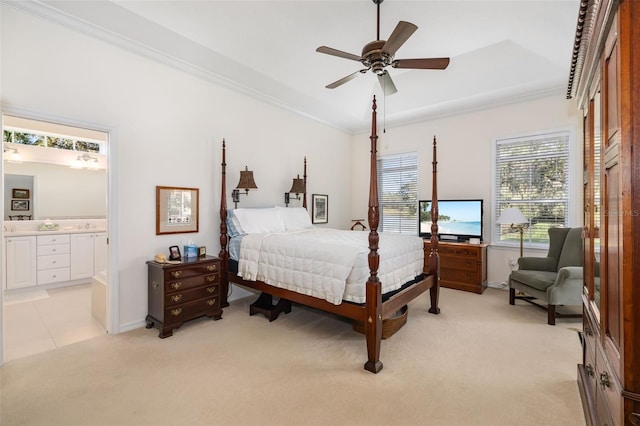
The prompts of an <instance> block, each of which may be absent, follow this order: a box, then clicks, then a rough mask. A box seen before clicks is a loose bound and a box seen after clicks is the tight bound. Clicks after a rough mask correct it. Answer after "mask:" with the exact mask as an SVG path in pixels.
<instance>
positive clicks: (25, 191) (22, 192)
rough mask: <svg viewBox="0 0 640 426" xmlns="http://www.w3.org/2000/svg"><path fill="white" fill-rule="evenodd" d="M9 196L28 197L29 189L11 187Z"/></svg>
mask: <svg viewBox="0 0 640 426" xmlns="http://www.w3.org/2000/svg"><path fill="white" fill-rule="evenodd" d="M11 197H12V198H22V199H25V198H26V199H27V200H28V199H29V190H28V189H19V188H13V189H12V190H11Z"/></svg>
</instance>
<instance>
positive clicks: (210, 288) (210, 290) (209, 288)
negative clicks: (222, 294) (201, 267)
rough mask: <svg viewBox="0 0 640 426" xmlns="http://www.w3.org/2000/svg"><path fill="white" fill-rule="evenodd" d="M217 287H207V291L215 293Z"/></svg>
mask: <svg viewBox="0 0 640 426" xmlns="http://www.w3.org/2000/svg"><path fill="white" fill-rule="evenodd" d="M215 291H216V288H215V287H207V293H215Z"/></svg>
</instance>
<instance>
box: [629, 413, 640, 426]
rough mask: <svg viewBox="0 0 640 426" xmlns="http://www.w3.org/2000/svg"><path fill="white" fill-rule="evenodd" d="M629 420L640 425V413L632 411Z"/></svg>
mask: <svg viewBox="0 0 640 426" xmlns="http://www.w3.org/2000/svg"><path fill="white" fill-rule="evenodd" d="M629 420H631V424H632V425H634V426H640V413H631V417H630V418H629Z"/></svg>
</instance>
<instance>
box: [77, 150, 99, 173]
mask: <svg viewBox="0 0 640 426" xmlns="http://www.w3.org/2000/svg"><path fill="white" fill-rule="evenodd" d="M70 167H71V168H72V169H91V170H98V169H99V168H100V164H99V163H98V159H97V158H96V157H92V156H90V155H89V154H87V153H85V154H82V155H78V157H77V158H76V159H75V160H74V161H73V163H72V164H71V166H70Z"/></svg>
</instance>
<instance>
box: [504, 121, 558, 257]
mask: <svg viewBox="0 0 640 426" xmlns="http://www.w3.org/2000/svg"><path fill="white" fill-rule="evenodd" d="M570 136H571V134H570V132H569V131H560V132H553V133H541V134H536V135H530V136H524V137H518V138H507V139H497V140H496V141H495V189H494V191H495V192H494V193H495V206H494V208H495V211H494V216H493V217H494V218H498V217H499V216H500V214H501V213H502V211H503V210H504V209H505V208H507V207H517V208H519V209H520V211H521V212H522V213H523V214H524V216H525V217H526V218H527V219H528V220H529V223H528V224H527V225H525V229H524V237H523V238H524V242H525V243H526V244H529V245H532V244H533V245H535V244H545V243H548V242H549V234H548V232H547V231H548V229H549V228H551V227H554V226H563V227H566V226H569V223H568V221H569V187H570V186H569V141H570ZM494 240H495V241H496V242H498V243H511V242H512V243H518V244H519V242H520V233H519V232H518V231H517V230H516V231H514V230H512V229H510V226H509V225H499V226H496V228H495V235H494Z"/></svg>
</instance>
